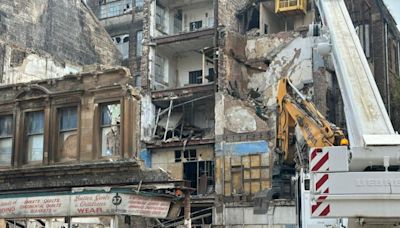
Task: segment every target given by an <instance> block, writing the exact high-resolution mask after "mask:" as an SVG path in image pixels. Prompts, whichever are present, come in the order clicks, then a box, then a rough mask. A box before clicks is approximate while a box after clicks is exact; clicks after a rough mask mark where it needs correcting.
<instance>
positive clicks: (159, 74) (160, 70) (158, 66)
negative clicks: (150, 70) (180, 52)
mask: <svg viewBox="0 0 400 228" xmlns="http://www.w3.org/2000/svg"><path fill="white" fill-rule="evenodd" d="M154 68H155V74H156V75H155V76H156V82H164V58H163V57H161V56H159V55H156V61H155V65H154Z"/></svg>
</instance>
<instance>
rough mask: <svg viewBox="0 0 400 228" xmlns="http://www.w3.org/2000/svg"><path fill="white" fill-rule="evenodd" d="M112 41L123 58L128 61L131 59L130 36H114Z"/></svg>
mask: <svg viewBox="0 0 400 228" xmlns="http://www.w3.org/2000/svg"><path fill="white" fill-rule="evenodd" d="M112 40H113V41H114V44H115V45H116V46H117V49H118V50H119V52H121V54H122V57H123V58H124V59H127V58H128V57H129V34H124V35H119V36H114V37H112Z"/></svg>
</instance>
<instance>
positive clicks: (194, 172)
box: [183, 161, 214, 195]
mask: <svg viewBox="0 0 400 228" xmlns="http://www.w3.org/2000/svg"><path fill="white" fill-rule="evenodd" d="M183 176H184V180H187V181H190V186H191V187H192V188H194V189H196V191H194V192H193V193H192V194H198V195H204V194H210V193H212V192H213V190H214V162H213V161H195V162H193V161H191V162H185V163H184V164H183Z"/></svg>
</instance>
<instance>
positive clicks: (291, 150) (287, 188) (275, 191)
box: [268, 78, 348, 199]
mask: <svg viewBox="0 0 400 228" xmlns="http://www.w3.org/2000/svg"><path fill="white" fill-rule="evenodd" d="M277 105H278V107H277V135H276V149H275V154H274V156H275V157H274V167H273V173H272V189H271V191H270V192H269V195H268V197H269V198H270V199H274V198H292V197H294V196H293V192H294V191H293V188H292V185H291V179H292V177H293V176H295V173H296V167H297V168H299V166H300V167H302V168H306V166H307V164H308V155H307V153H308V149H309V148H312V147H331V146H339V145H342V146H343V145H348V140H347V139H346V137H345V135H344V133H343V131H342V130H341V129H340V128H338V127H336V126H335V125H334V124H332V123H330V122H329V121H328V120H327V119H326V118H325V117H324V116H323V115H322V114H321V113H320V112H319V111H318V110H317V109H316V107H315V106H314V104H313V103H311V102H310V101H308V100H307V99H306V98H305V97H304V95H303V94H301V93H300V91H298V90H297V89H296V87H294V86H293V85H292V84H291V82H290V80H289V79H287V78H283V79H280V80H279V82H278V90H277ZM296 126H297V127H298V128H299V130H300V132H301V135H302V136H303V138H304V140H305V144H306V148H304V147H303V148H299V147H298V145H297V143H296V132H295V129H296Z"/></svg>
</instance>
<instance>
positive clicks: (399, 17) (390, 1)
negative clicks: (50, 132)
mask: <svg viewBox="0 0 400 228" xmlns="http://www.w3.org/2000/svg"><path fill="white" fill-rule="evenodd" d="M384 1H385V3H386V5H387V7H388V8H389V10H390V12H391V13H392V16H393V17H394V19H395V20H396V22H397V28H399V29H400V0H384Z"/></svg>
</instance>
